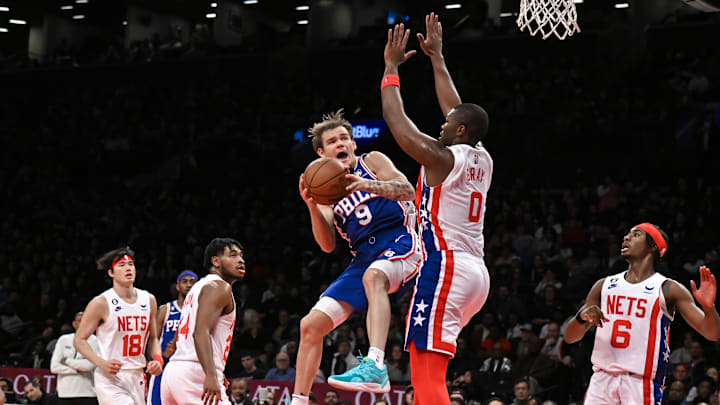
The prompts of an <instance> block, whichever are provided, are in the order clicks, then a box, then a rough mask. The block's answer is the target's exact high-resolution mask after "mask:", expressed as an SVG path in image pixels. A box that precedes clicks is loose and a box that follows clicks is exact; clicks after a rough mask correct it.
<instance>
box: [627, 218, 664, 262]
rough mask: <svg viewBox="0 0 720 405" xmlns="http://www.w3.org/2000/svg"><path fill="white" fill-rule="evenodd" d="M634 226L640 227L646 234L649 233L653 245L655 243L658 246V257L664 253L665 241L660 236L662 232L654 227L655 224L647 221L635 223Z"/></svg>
mask: <svg viewBox="0 0 720 405" xmlns="http://www.w3.org/2000/svg"><path fill="white" fill-rule="evenodd" d="M635 228H637V229H642V230H643V231H645V232H646V233H647V234H648V235H650V237H651V238H652V240H653V242H655V245H657V247H658V252H659V253H660V257H663V256H664V255H665V252H666V251H667V241H666V240H665V238H663V237H662V234H661V233H660V231H659V230H658V229H657V227H655V225H653V224H651V223H648V222H643V223H642V224H639V225H635Z"/></svg>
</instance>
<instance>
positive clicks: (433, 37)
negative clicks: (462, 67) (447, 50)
mask: <svg viewBox="0 0 720 405" xmlns="http://www.w3.org/2000/svg"><path fill="white" fill-rule="evenodd" d="M425 32H426V33H427V37H423V34H421V33H418V34H417V37H418V40H419V41H420V49H422V51H423V53H424V54H425V55H427V56H428V57H429V58H430V62H431V63H432V68H433V76H434V77H435V94H436V95H437V99H438V103H439V104H440V109H441V110H442V112H443V115H444V116H445V117H447V115H448V113H449V112H450V110H452V109H453V108H455V107H456V106H458V105H459V104H460V103H462V101H461V100H460V94H458V92H457V89H456V88H455V84H454V83H453V80H452V77H450V72H449V71H448V68H447V66H446V65H445V57H443V54H442V24H441V23H440V21H438V15H437V14H435V13H430V15H426V16H425Z"/></svg>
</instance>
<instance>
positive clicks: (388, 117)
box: [381, 24, 454, 179]
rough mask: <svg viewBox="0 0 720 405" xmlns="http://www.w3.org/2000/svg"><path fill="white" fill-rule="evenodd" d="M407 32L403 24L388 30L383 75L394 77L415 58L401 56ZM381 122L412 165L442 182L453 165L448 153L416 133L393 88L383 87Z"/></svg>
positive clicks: (405, 44) (434, 140)
mask: <svg viewBox="0 0 720 405" xmlns="http://www.w3.org/2000/svg"><path fill="white" fill-rule="evenodd" d="M409 36H410V30H407V31H405V26H404V25H403V24H400V25H396V26H395V28H394V29H390V30H388V41H387V44H386V45H385V54H384V57H385V75H397V74H398V66H400V65H401V64H402V63H404V62H405V61H406V60H408V58H410V57H411V56H412V55H414V54H415V51H410V52H407V53H406V52H405V47H406V46H407V41H408V38H409ZM381 93H382V108H383V118H384V119H385V122H386V123H387V124H388V127H389V128H390V132H392V135H393V137H394V138H395V141H397V143H398V145H399V146H400V148H402V150H403V151H405V153H407V154H408V155H410V157H412V158H413V159H415V161H416V162H418V163H420V164H421V165H423V166H425V168H426V171H427V172H428V174H431V173H432V174H433V177H437V178H441V179H444V178H445V177H446V176H447V174H448V173H450V170H451V169H452V166H453V163H454V157H453V154H452V152H450V150H449V149H447V148H446V147H445V146H444V145H443V144H442V143H440V141H439V140H437V139H434V138H431V137H430V136H428V135H425V134H424V133H422V132H420V130H418V128H417V127H416V126H415V124H414V123H413V122H412V121H411V120H410V118H408V116H407V115H406V114H405V109H404V107H403V101H402V97H401V95H400V89H399V88H398V87H397V86H385V87H384V88H383V89H382V91H381Z"/></svg>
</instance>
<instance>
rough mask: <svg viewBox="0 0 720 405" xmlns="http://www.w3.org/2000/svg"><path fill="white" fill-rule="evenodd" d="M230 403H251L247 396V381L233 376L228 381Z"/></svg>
mask: <svg viewBox="0 0 720 405" xmlns="http://www.w3.org/2000/svg"><path fill="white" fill-rule="evenodd" d="M230 403H231V404H232V405H253V401H252V400H251V399H250V398H249V397H248V385H247V381H245V380H244V379H242V378H235V379H234V380H232V383H230Z"/></svg>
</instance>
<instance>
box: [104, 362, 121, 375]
mask: <svg viewBox="0 0 720 405" xmlns="http://www.w3.org/2000/svg"><path fill="white" fill-rule="evenodd" d="M99 367H100V370H102V371H103V373H105V374H110V375H115V374H117V373H118V371H120V367H122V361H120V360H118V359H110V360H103V361H102V363H100V365H99Z"/></svg>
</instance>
